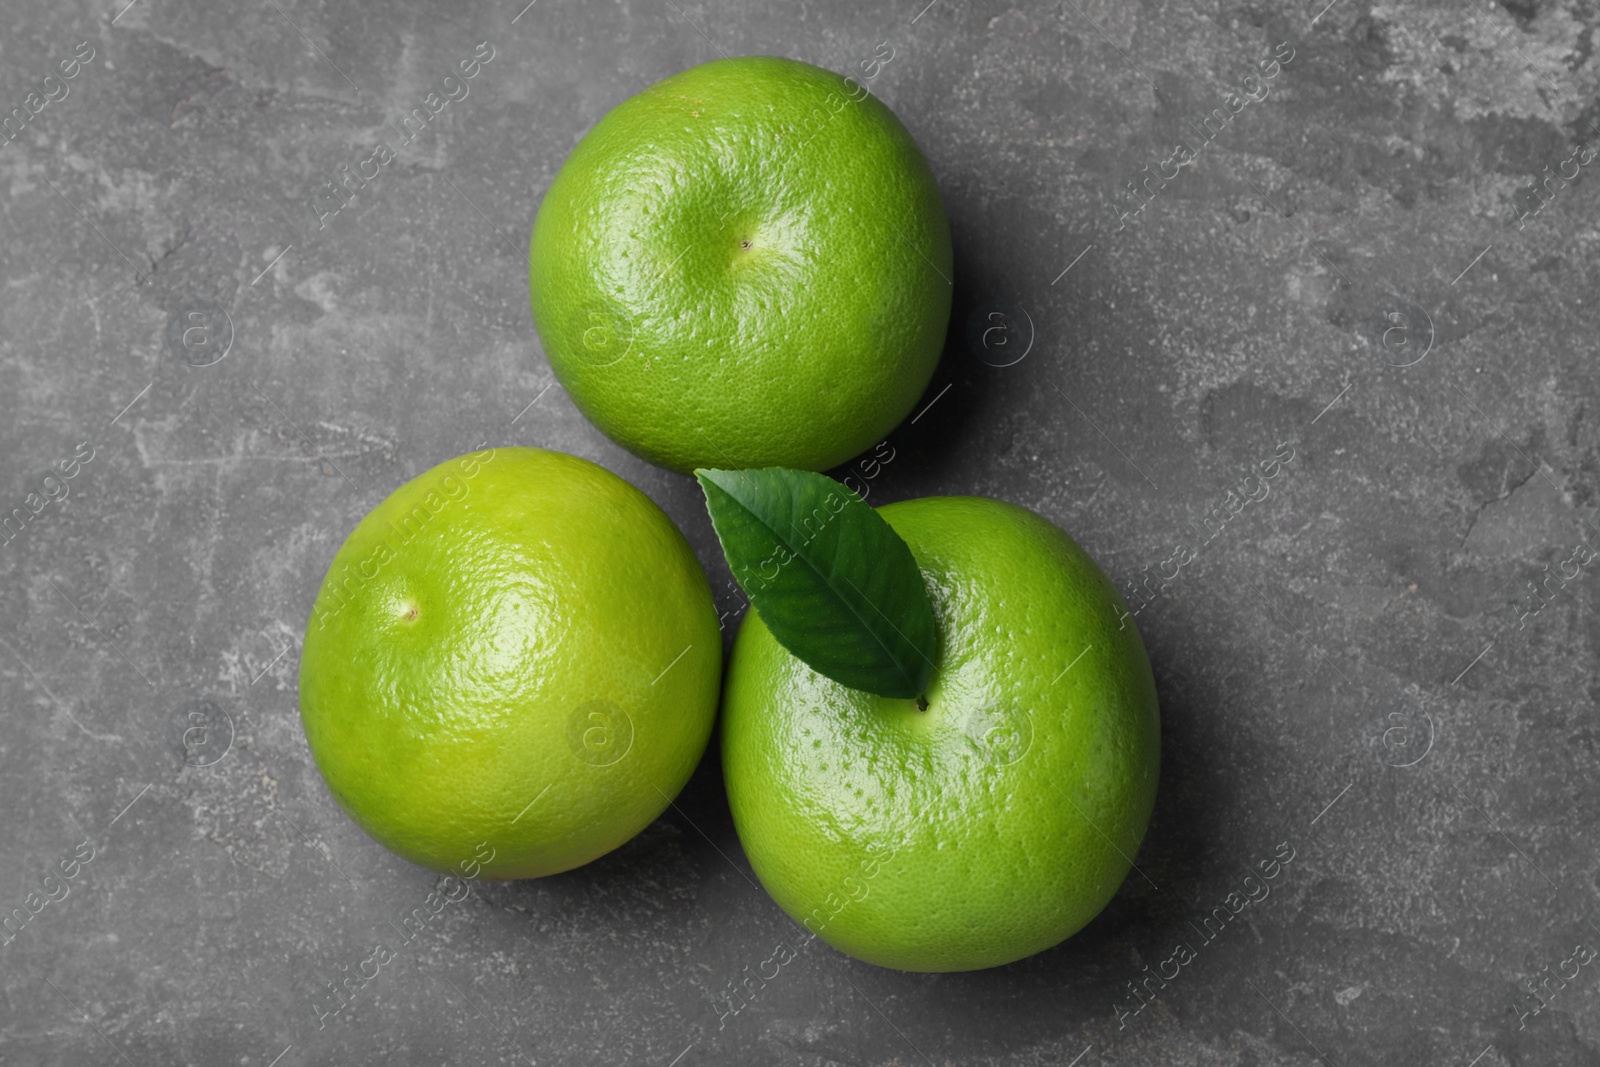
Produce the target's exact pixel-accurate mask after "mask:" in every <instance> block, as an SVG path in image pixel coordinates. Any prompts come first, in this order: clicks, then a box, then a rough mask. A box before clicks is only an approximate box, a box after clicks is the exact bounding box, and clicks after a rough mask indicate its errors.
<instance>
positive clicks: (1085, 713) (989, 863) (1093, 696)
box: [722, 497, 1160, 971]
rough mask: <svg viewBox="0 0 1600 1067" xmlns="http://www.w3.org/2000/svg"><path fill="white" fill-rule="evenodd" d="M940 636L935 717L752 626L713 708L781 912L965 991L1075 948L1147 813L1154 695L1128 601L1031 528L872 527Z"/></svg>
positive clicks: (947, 515)
mask: <svg viewBox="0 0 1600 1067" xmlns="http://www.w3.org/2000/svg"><path fill="white" fill-rule="evenodd" d="M879 514H881V515H882V516H883V517H884V519H885V520H887V521H888V523H889V524H890V525H891V526H893V527H894V529H895V530H896V531H897V532H898V533H899V534H900V535H901V536H902V537H903V538H905V540H906V543H907V544H908V545H910V547H911V553H912V555H913V556H914V557H915V558H916V560H917V563H918V565H919V566H920V567H921V569H922V572H923V575H924V577H925V579H926V581H927V585H928V591H929V593H930V595H931V597H932V600H933V605H934V613H935V617H936V619H937V620H938V626H939V650H938V654H937V656H936V658H935V661H934V672H933V676H932V680H931V682H930V683H929V687H928V692H927V700H928V707H927V710H926V711H919V710H918V709H917V703H916V701H913V700H894V699H890V698H887V697H879V696H873V695H871V694H869V693H864V692H861V691H860V690H855V689H849V688H846V687H845V686H842V685H840V684H839V683H837V682H834V681H830V680H829V679H827V678H824V677H823V676H821V675H819V674H817V673H816V672H814V671H812V670H811V669H810V668H809V667H807V666H806V665H805V664H803V663H802V662H800V661H799V660H798V659H796V658H795V657H794V656H793V655H792V654H790V653H789V652H788V651H787V650H786V649H784V648H783V647H782V646H781V645H779V644H778V642H777V641H776V640H775V639H774V638H773V636H772V634H771V632H770V631H769V630H768V629H767V628H766V626H765V625H763V624H762V622H761V619H760V617H759V616H758V615H756V614H755V613H753V612H752V613H750V614H748V615H746V616H745V620H744V623H743V625H742V626H741V627H740V631H739V636H738V638H737V640H736V642H735V644H734V649H733V654H732V657H731V660H730V663H729V667H728V677H727V681H726V685H725V687H724V691H723V705H722V708H723V710H722V714H723V721H722V764H723V774H724V777H725V779H726V782H727V788H728V800H729V803H730V805H731V807H732V810H733V818H734V823H735V825H736V827H737V828H738V832H739V840H740V841H741V843H742V844H743V845H744V849H745V853H746V854H747V855H748V856H749V858H750V863H751V865H752V866H753V867H754V868H755V871H756V874H757V875H759V876H760V878H761V881H762V884H763V885H765V886H766V888H767V890H768V892H770V893H771V894H772V896H773V899H774V900H776V901H777V903H778V904H779V906H780V907H782V908H783V909H784V911H786V912H788V913H789V915H790V916H792V917H793V918H794V919H796V920H797V921H799V922H801V923H803V924H805V926H806V928H807V929H808V930H810V931H811V932H812V933H814V934H816V935H818V936H820V937H821V938H822V939H823V940H824V941H827V942H828V943H829V944H831V945H833V946H834V947H835V948H838V949H840V950H841V951H843V952H847V953H849V954H850V955H852V956H855V957H858V958H860V959H863V960H866V961H867V962H869V963H875V964H878V965H880V966H884V967H893V968H898V969H900V970H908V971H962V970H975V969H977V968H980V967H992V966H995V965H997V964H1002V963H1008V962H1010V961H1012V960H1016V959H1020V958H1022V957H1024V956H1028V955H1031V954H1032V953H1035V952H1038V951H1040V950H1042V949H1045V948H1048V947H1050V946H1051V945H1054V944H1056V943H1058V942H1060V941H1061V940H1062V939H1064V938H1066V937H1067V936H1069V935H1070V934H1072V933H1074V932H1075V931H1077V930H1078V929H1079V928H1080V927H1082V926H1083V925H1084V924H1085V923H1087V922H1088V921H1089V920H1090V919H1092V918H1094V916H1095V915H1096V914H1097V913H1099V911H1100V910H1101V909H1102V908H1103V907H1104V906H1105V905H1106V903H1107V902H1108V901H1109V900H1110V899H1111V897H1112V895H1113V894H1114V893H1115V892H1116V890H1117V887H1118V886H1119V885H1120V884H1121V883H1122V880H1123V878H1124V877H1125V876H1126V875H1127V873H1128V870H1129V868H1130V867H1131V866H1132V863H1133V860H1132V857H1133V855H1134V854H1135V853H1136V852H1137V851H1138V849H1139V842H1140V840H1141V839H1142V838H1143V836H1144V831H1145V826H1146V824H1147V822H1148V821H1149V817H1150V811H1151V807H1152V805H1153V804H1154V802H1155V793H1156V772H1157V768H1158V764H1159V759H1160V752H1159V734H1160V724H1159V716H1158V710H1157V706H1156V692H1155V682H1154V680H1153V679H1152V677H1151V673H1150V664H1149V661H1148V660H1147V659H1146V658H1145V651H1144V646H1143V644H1142V643H1141V641H1140V639H1139V635H1138V632H1137V631H1136V630H1135V629H1134V628H1133V625H1132V624H1131V622H1130V621H1129V620H1128V619H1126V618H1125V617H1124V608H1123V602H1122V599H1121V598H1120V597H1119V596H1118V595H1117V592H1116V590H1115V589H1114V588H1113V587H1112V585H1111V582H1110V581H1109V580H1108V579H1107V578H1106V577H1105V575H1104V574H1103V573H1101V571H1100V569H1099V568H1098V567H1096V566H1095V563H1094V561H1093V560H1092V559H1090V558H1089V556H1088V555H1087V554H1085V553H1084V551H1083V550H1082V549H1081V548H1079V547H1078V545H1077V544H1076V543H1074V542H1073V540H1072V539H1071V538H1070V537H1068V536H1067V535H1066V534H1065V533H1063V532H1062V531H1061V530H1060V529H1058V528H1057V527H1055V526H1053V525H1051V524H1050V523H1049V522H1047V521H1046V520H1045V519H1042V518H1040V517H1039V516H1038V515H1035V514H1034V513H1033V512H1031V511H1027V510H1025V509H1023V508H1019V507H1016V506H1014V505H1011V504H1006V503H1002V502H1000V501H997V500H988V499H983V498H978V497H932V498H927V499H922V500H911V501H907V502H903V503H899V504H890V505H888V506H886V507H884V508H882V509H880V511H879Z"/></svg>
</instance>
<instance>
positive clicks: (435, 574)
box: [300, 448, 722, 879]
mask: <svg viewBox="0 0 1600 1067" xmlns="http://www.w3.org/2000/svg"><path fill="white" fill-rule="evenodd" d="M721 668H722V640H721V634H720V631H719V626H718V620H717V615H716V609H715V607H714V605H713V602H712V598H711V589H710V585H709V583H708V582H707V581H706V577H705V572H704V571H703V570H702V569H701V567H700V563H699V561H698V560H697V559H696V558H695V555H694V552H693V550H692V549H691V548H690V547H689V544H688V542H687V541H685V540H684V538H683V535H682V534H681V533H680V532H679V531H678V529H677V527H676V526H675V525H673V523H672V520H671V519H670V518H668V517H667V515H666V514H665V513H664V512H662V511H661V509H660V508H659V507H657V506H656V505H655V503H654V502H652V501H651V500H650V498H649V497H647V496H645V495H644V494H643V493H641V492H640V491H639V490H638V489H636V488H634V487H633V486H632V485H629V484H628V483H627V482H626V481H624V480H623V479H621V478H619V477H617V476H616V475H615V474H612V473H611V472H610V471H607V470H605V469H604V468H602V467H600V466H597V465H596V464H593V463H590V462H589V461H587V460H584V459H580V458H578V457H576V456H569V455H566V454H563V453H560V452H552V451H546V450H544V449H537V448H485V449H481V450H478V451H475V452H472V453H468V454H467V455H464V456H459V457H457V458H455V459H451V460H447V461H446V462H444V463H441V464H439V465H438V466H436V467H434V468H432V469H431V470H428V471H425V472H424V473H422V474H420V475H418V476H417V477H416V478H414V479H412V480H411V481H409V482H407V483H405V484H404V485H402V486H400V487H399V488H398V489H396V490H395V491H394V492H393V493H391V494H390V495H389V497H388V498H387V499H385V500H384V501H382V502H381V503H380V504H378V506H377V507H375V508H373V510H372V511H371V512H370V513H369V514H368V515H367V516H366V517H365V518H364V519H362V520H361V522H360V523H358V524H357V525H356V527H355V529H354V530H353V531H351V533H350V535H349V537H348V538H346V540H345V542H344V544H343V545H342V546H341V547H340V548H339V550H338V552H337V553H336V554H335V555H334V557H333V560H332V562H331V564H330V565H329V568H328V573H327V576H326V577H325V578H324V580H323V583H322V587H321V589H320V591H319V593H318V594H317V599H316V602H315V604H314V605H313V607H312V609H311V612H310V619H309V621H308V623H307V629H306V636H305V641H304V647H303V649H302V654H301V666H300V714H301V722H302V725H303V726H304V729H305V733H306V741H307V744H308V745H309V746H310V749H311V754H312V756H313V757H314V759H315V761H316V765H317V768H318V770H319V771H320V772H321V773H322V776H323V779H324V781H325V782H326V783H327V786H328V790H329V792H330V793H331V794H332V796H333V797H334V799H335V800H336V801H337V802H338V803H339V805H340V806H341V807H342V808H343V809H344V810H345V812H346V813H347V814H348V815H349V816H350V817H351V819H352V820H354V821H355V822H356V823H357V825H359V826H360V827H361V828H362V829H363V830H365V831H366V832H367V833H368V834H369V835H370V836H371V837H373V838H374V839H375V840H377V841H378V842H379V843H380V844H382V845H384V846H385V847H387V848H388V849H390V850H391V851H393V852H395V853H396V854H398V855H400V856H402V857H404V858H406V859H408V860H410V861H412V862H414V863H418V864H420V865H422V866H425V867H428V868H431V869H433V870H437V871H442V872H444V873H447V874H452V875H455V876H457V877H467V878H473V877H477V878H488V879H504V878H531V877H540V876H544V875H549V874H554V873H557V872H560V871H564V870H570V869H571V868H573V867H577V866H580V865H582V864H585V863H588V862H590V861H592V860H594V859H596V858H598V857H599V856H602V855H604V854H605V853H607V852H610V851H611V850H613V849H615V848H617V847H618V846H620V845H622V844H623V843H625V842H626V841H628V840H629V839H631V838H632V837H633V836H634V835H635V834H637V833H638V832H639V831H640V830H642V829H644V827H646V826H647V825H649V824H650V823H651V822H652V821H653V820H654V819H655V818H656V817H657V816H658V815H660V814H661V812H662V811H664V810H665V809H666V807H667V805H668V804H669V803H670V802H671V800H672V798H673V797H675V796H676V795H677V793H678V791H679V790H680V789H682V788H683V785H684V783H685V782H687V781H688V779H689V776H690V774H691V773H692V772H693V771H694V768H695V766H696V765H697V764H698V763H699V760H700V758H701V755H702V754H703V753H704V751H705V747H706V744H707V741H708V740H709V738H710V735H711V728H712V723H713V721H714V719H715V715H716V706H717V694H718V689H719V685H720V680H721Z"/></svg>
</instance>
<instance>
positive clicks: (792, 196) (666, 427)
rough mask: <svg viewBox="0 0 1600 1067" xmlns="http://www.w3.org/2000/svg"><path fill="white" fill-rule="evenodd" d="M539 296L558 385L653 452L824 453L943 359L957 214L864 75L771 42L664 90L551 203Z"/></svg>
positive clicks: (693, 462)
mask: <svg viewBox="0 0 1600 1067" xmlns="http://www.w3.org/2000/svg"><path fill="white" fill-rule="evenodd" d="M529 253H530V254H529V267H530V269H529V299H530V307H531V309H532V313H533V320H534V323H535V326H536V328H537V331H538V334H539V339H540V342H541V344H542V346H543V348H544V352H545V354H546V356H547V357H548V359H549V361H550V366H551V368H552V369H553V370H554V372H555V374H556V376H557V378H558V379H559V380H560V382H561V384H562V386H563V387H564V388H565V389H566V390H567V392H568V394H569V395H570V396H571V397H572V400H573V402H574V403H575V404H576V405H577V407H578V409H579V410H580V411H582V412H583V414H584V415H585V416H587V417H588V418H589V419H590V421H592V422H593V423H594V424H595V425H596V426H597V427H598V428H599V429H600V430H601V431H602V432H604V433H605V434H606V435H608V436H609V437H611V438H612V439H613V440H615V441H617V442H618V443H619V444H621V445H622V446H624V447H625V448H628V449H629V450H631V451H632V452H634V453H636V454H637V455H639V456H642V457H643V458H645V459H647V460H649V461H650V462H653V463H656V464H658V465H661V466H664V467H667V468H670V469H673V470H677V471H681V472H684V473H688V472H689V471H691V470H693V469H694V468H696V467H715V468H741V467H765V466H783V467H792V468H798V469H802V470H813V471H818V470H826V469H829V468H831V467H834V466H837V465H838V464H840V463H842V462H844V461H846V460H848V459H850V458H851V457H853V456H855V455H858V454H859V453H861V452H862V451H863V450H865V449H868V448H870V447H871V446H872V445H874V444H875V443H877V442H879V441H881V440H883V439H884V438H885V437H886V436H887V435H888V434H889V432H890V431H891V430H892V429H893V428H894V427H895V426H897V425H898V424H899V423H900V422H901V421H902V420H903V419H904V418H905V417H906V416H907V415H908V414H909V413H910V412H911V410H912V409H913V407H914V405H915V404H916V403H917V401H918V400H919V398H920V397H921V396H922V394H923V392H924V390H925V389H926V388H927V385H928V382H929V380H930V378H931V376H932V374H933V371H934V368H935V366H936V364H937V363H938V360H939V356H940V353H941V351H942V348H943V344H944V338H945V331H946V327H947V325H948V321H949V317H950V303H951V292H952V289H951V284H952V279H953V277H954V273H953V268H952V257H951V245H950V228H949V223H948V220H947V218H946V216H945V210H944V205H943V202H942V200H941V199H940V196H939V190H938V187H937V185H936V183H935V181H934V178H933V174H932V172H931V170H930V169H929V167H928V164H927V162H926V160H925V159H924V158H923V156H922V153H921V152H920V151H919V150H918V148H917V146H916V143H915V141H914V140H913V139H912V137H911V135H910V134H909V133H908V132H907V131H906V129H905V127H904V126H903V125H902V124H901V123H900V121H899V120H898V119H897V118H896V117H895V115H894V114H893V112H891V111H890V110H889V109H888V108H887V107H886V106H884V104H883V103H882V102H881V101H879V100H878V99H877V98H876V97H874V96H872V95H870V94H869V93H867V92H866V91H865V90H864V89H863V87H862V86H861V84H860V83H859V82H856V81H854V80H852V79H848V78H845V77H842V76H841V75H839V74H836V73H834V72H832V71H827V70H823V69H822V68H819V67H815V66H812V65H810V64H807V63H802V62H799V61H796V60H791V59H783V58H778V57H773V56H745V57H738V58H733V59H719V60H714V61H712V62H709V63H705V64H702V65H700V66H697V67H693V68H691V69H689V70H685V71H682V72H680V73H678V74H674V75H672V76H671V77H669V78H666V79H664V80H662V81H660V82H658V83H656V84H655V85H652V86H649V87H648V88H646V89H645V90H644V91H642V92H640V93H639V94H638V95H636V96H633V97H631V98H630V99H628V100H626V101H624V102H622V103H621V104H619V105H617V106H616V107H615V108H613V109H612V110H611V111H610V112H609V113H608V114H607V115H605V116H604V117H603V118H602V119H601V120H600V121H599V122H598V123H597V124H596V125H595V126H594V127H593V128H592V129H591V130H589V132H588V133H586V134H585V135H584V137H583V138H582V139H581V140H580V141H579V142H578V144H577V146H576V147H575V148H574V149H573V150H572V153H571V155H570V156H569V157H568V159H567V160H566V162H565V163H564V164H563V165H562V167H561V170H560V172H559V173H558V174H557V175H556V177H555V179H554V180H553V181H552V183H551V185H550V187H549V189H548V190H547V192H546V193H545V196H544V198H543V201H542V202H541V204H540V206H539V212H538V217H537V219H536V221H535V223H534V227H533V232H532V235H531V238H530V242H529Z"/></svg>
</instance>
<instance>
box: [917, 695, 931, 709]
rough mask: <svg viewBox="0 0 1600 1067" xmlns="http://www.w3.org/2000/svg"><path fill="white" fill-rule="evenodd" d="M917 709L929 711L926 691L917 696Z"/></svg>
mask: <svg viewBox="0 0 1600 1067" xmlns="http://www.w3.org/2000/svg"><path fill="white" fill-rule="evenodd" d="M917 710H918V711H927V710H928V695H927V694H926V693H924V694H923V695H922V696H919V697H918V698H917Z"/></svg>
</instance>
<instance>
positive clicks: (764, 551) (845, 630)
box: [694, 467, 936, 699]
mask: <svg viewBox="0 0 1600 1067" xmlns="http://www.w3.org/2000/svg"><path fill="white" fill-rule="evenodd" d="M694 473H695V477H696V478H698V479H699V480H700V486H701V488H702V489H704V490H705V494H706V509H707V510H708V511H710V512H711V523H712V525H713V526H715V527H716V531H717V538H718V539H719V540H720V541H721V542H722V552H723V555H725V556H727V557H728V566H729V567H731V568H732V569H733V576H734V578H735V579H737V580H738V582H739V585H740V586H742V587H743V588H744V591H745V593H746V594H747V595H748V596H749V597H750V603H751V605H752V606H753V607H754V608H755V610H756V611H757V612H758V613H759V614H760V615H761V621H762V622H764V623H766V625H767V629H769V630H771V631H772V636H773V637H775V638H777V639H778V643H779V644H781V645H783V647H784V648H787V649H788V650H789V651H790V652H792V653H794V655H795V656H797V657H798V658H799V659H800V660H801V661H802V662H804V663H805V664H806V665H807V666H809V667H810V668H811V669H812V670H814V671H816V672H817V673H818V674H821V675H824V676H826V677H828V678H832V679H833V680H834V681H836V682H839V683H841V684H843V685H847V686H850V687H851V688H852V689H864V690H866V691H867V692H869V693H876V694H878V695H879V696H886V697H903V698H907V699H910V698H913V697H916V698H920V697H921V696H922V695H923V692H924V690H925V689H926V687H927V684H928V676H929V675H930V674H931V673H932V672H933V655H934V651H935V647H936V646H935V636H934V625H933V605H932V603H931V602H930V601H929V600H928V590H927V587H926V586H925V585H924V584H923V582H922V572H921V571H920V570H918V569H917V561H916V560H915V559H913V558H912V557H911V549H910V548H908V547H907V546H906V543H905V541H903V540H901V538H900V535H899V534H897V533H895V532H894V530H893V529H892V528H891V527H890V526H889V524H888V523H886V522H884V521H883V519H882V518H881V517H879V515H878V513H877V512H876V511H873V510H872V509H871V508H870V507H868V506H867V504H866V502H865V501H863V500H862V499H861V498H860V497H859V496H857V495H856V494H855V493H853V492H851V491H850V490H849V489H846V488H845V487H844V486H842V485H840V484H839V483H838V482H836V481H834V480H833V479H832V478H829V477H827V476H825V475H821V474H812V473H810V472H809V471H796V470H789V469H787V468H785V467H766V468H763V469H761V470H734V471H725V470H697V471H695V472H694Z"/></svg>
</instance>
